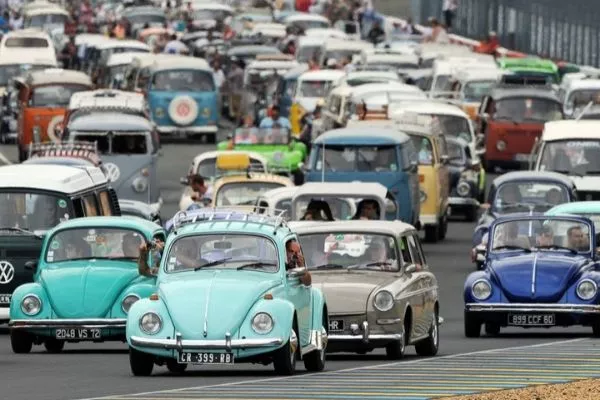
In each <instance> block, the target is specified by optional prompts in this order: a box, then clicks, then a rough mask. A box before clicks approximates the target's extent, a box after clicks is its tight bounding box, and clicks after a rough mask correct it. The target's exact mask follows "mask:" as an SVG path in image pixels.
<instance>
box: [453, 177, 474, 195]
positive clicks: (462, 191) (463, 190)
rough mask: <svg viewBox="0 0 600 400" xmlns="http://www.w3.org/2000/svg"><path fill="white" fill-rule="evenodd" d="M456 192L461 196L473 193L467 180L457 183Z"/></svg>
mask: <svg viewBox="0 0 600 400" xmlns="http://www.w3.org/2000/svg"><path fill="white" fill-rule="evenodd" d="M456 193H458V195H459V196H461V197H467V196H468V195H469V194H470V193H471V185H469V184H468V183H467V182H465V181H462V182H459V183H458V185H456Z"/></svg>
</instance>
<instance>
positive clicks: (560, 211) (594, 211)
mask: <svg viewBox="0 0 600 400" xmlns="http://www.w3.org/2000/svg"><path fill="white" fill-rule="evenodd" d="M545 214H546V215H578V216H582V217H587V218H589V219H591V220H592V222H593V223H594V225H595V226H596V230H598V227H600V201H574V202H572V203H564V204H560V205H558V206H555V207H552V208H551V209H549V210H548V211H546V213H545Z"/></svg>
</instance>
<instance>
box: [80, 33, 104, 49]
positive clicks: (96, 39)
mask: <svg viewBox="0 0 600 400" xmlns="http://www.w3.org/2000/svg"><path fill="white" fill-rule="evenodd" d="M111 40H112V39H111V38H108V37H106V36H104V35H102V34H100V33H80V34H79V35H77V36H75V44H76V45H77V46H80V45H82V44H96V43H102V42H108V41H111Z"/></svg>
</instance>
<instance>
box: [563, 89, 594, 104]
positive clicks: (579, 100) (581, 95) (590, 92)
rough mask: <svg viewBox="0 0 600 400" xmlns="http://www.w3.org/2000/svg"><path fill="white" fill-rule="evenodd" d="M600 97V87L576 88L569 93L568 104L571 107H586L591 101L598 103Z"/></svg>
mask: <svg viewBox="0 0 600 400" xmlns="http://www.w3.org/2000/svg"><path fill="white" fill-rule="evenodd" d="M598 99H600V89H581V90H574V91H572V92H571V93H570V94H569V98H568V99H567V104H568V105H569V106H570V107H571V108H578V107H585V106H587V105H588V104H589V103H590V102H594V103H596V102H597V101H598Z"/></svg>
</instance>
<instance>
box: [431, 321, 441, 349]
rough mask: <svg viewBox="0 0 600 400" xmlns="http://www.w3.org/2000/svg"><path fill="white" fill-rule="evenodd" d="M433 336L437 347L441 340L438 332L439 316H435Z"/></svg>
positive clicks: (432, 329)
mask: <svg viewBox="0 0 600 400" xmlns="http://www.w3.org/2000/svg"><path fill="white" fill-rule="evenodd" d="M431 336H432V337H433V344H434V345H435V347H437V346H438V342H439V340H440V335H439V334H438V321H437V316H436V315H434V316H433V325H432V326H431Z"/></svg>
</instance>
